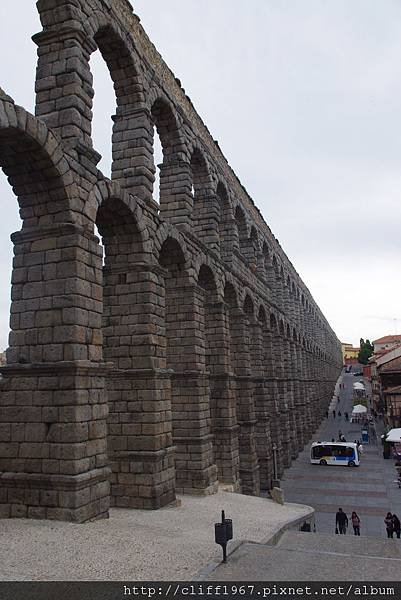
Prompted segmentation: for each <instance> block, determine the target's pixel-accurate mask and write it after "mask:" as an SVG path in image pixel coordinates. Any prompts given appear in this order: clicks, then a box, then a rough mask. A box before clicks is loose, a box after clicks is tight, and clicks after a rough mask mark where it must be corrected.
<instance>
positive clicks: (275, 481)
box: [272, 444, 280, 487]
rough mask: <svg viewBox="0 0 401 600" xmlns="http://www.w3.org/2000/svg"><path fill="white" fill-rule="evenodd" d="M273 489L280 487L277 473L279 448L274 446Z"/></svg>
mask: <svg viewBox="0 0 401 600" xmlns="http://www.w3.org/2000/svg"><path fill="white" fill-rule="evenodd" d="M272 450H273V487H280V480H279V479H278V473H277V446H276V444H273V446H272Z"/></svg>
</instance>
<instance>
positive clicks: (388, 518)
mask: <svg viewBox="0 0 401 600" xmlns="http://www.w3.org/2000/svg"><path fill="white" fill-rule="evenodd" d="M384 524H385V526H386V531H387V537H388V538H393V533H394V529H393V515H392V514H391V512H388V513H387V515H386V518H385V519H384Z"/></svg>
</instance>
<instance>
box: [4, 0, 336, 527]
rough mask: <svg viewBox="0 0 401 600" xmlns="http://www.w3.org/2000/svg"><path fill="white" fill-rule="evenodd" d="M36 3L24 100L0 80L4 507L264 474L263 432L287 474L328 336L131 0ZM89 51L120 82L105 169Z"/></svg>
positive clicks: (253, 490)
mask: <svg viewBox="0 0 401 600" xmlns="http://www.w3.org/2000/svg"><path fill="white" fill-rule="evenodd" d="M37 6H38V9H39V12H40V17H41V22H42V25H43V31H42V32H40V33H38V34H37V35H35V36H34V38H33V39H34V41H35V43H36V44H37V46H38V67H37V73H36V112H35V114H36V116H33V115H31V114H29V113H28V112H27V111H25V110H24V109H23V108H21V107H19V106H17V105H16V104H15V103H14V102H13V100H12V98H10V97H9V96H8V95H7V94H6V93H5V92H1V93H0V164H1V166H2V168H3V170H4V171H5V173H6V174H7V176H8V178H9V181H10V184H11V185H12V187H13V190H14V192H15V194H16V196H17V199H18V203H19V207H20V214H21V219H22V228H21V230H20V231H18V232H16V233H14V234H13V235H12V241H13V243H14V253H15V258H14V264H13V278H12V305H11V333H10V338H9V348H8V349H7V366H5V367H3V368H2V374H3V380H2V382H1V405H0V433H1V436H2V437H1V440H0V442H1V443H0V465H1V467H0V470H1V472H2V474H1V477H0V482H1V487H0V516H1V517H10V516H11V517H30V518H52V519H65V520H71V521H77V522H82V521H85V520H88V519H93V518H99V517H104V516H107V514H108V508H109V506H110V504H111V505H112V506H120V507H131V508H136V507H139V508H150V509H153V508H158V507H161V506H164V505H166V504H168V503H170V502H171V501H173V500H174V498H175V494H176V493H177V492H180V493H196V494H211V493H213V492H215V491H216V489H217V487H218V485H219V484H225V485H228V486H230V487H231V488H232V489H234V490H240V491H242V492H243V493H247V494H259V493H260V491H261V490H268V489H269V488H270V487H271V482H272V478H273V468H274V466H273V457H272V446H273V444H275V446H276V447H277V456H278V465H277V468H278V471H279V473H278V475H281V474H282V472H283V469H284V468H285V467H288V466H289V465H290V463H291V460H292V459H294V458H295V457H296V456H297V454H298V452H299V451H300V450H301V449H302V448H303V446H304V444H305V443H306V441H307V440H308V439H309V438H310V436H311V434H312V432H313V431H314V430H315V428H316V427H317V425H318V423H319V421H320V419H321V418H322V416H323V415H324V413H325V410H326V408H327V406H328V404H329V402H330V399H331V397H332V394H333V389H334V385H335V382H336V379H337V377H338V374H339V372H340V370H341V365H342V358H341V348H340V344H339V342H338V340H337V338H336V336H335V334H334V332H333V331H332V330H331V328H330V326H329V324H328V323H327V321H326V319H325V317H324V316H323V314H322V313H321V311H320V309H319V307H318V306H317V305H316V303H315V301H314V300H313V298H312V296H311V294H310V292H309V291H308V289H307V288H306V286H305V284H304V283H303V282H302V281H301V279H300V277H299V275H298V274H297V272H296V270H295V269H294V267H293V265H292V264H291V262H290V261H289V259H288V258H287V256H286V255H285V253H284V251H283V250H282V248H281V247H280V245H279V243H278V242H277V240H276V239H275V237H274V235H273V234H272V232H271V231H270V229H269V227H268V226H267V225H266V223H265V222H264V220H263V218H262V216H261V214H260V212H259V211H258V209H257V208H256V207H255V205H254V203H253V201H252V199H251V198H250V197H249V196H248V194H247V193H246V191H245V189H244V188H243V186H242V185H241V184H240V182H239V180H238V179H237V177H236V176H235V174H234V173H233V171H232V169H231V168H230V167H229V165H228V163H227V161H226V160H225V158H224V156H223V155H222V153H221V151H220V149H219V147H218V145H217V143H216V142H215V141H214V140H213V138H212V137H211V135H210V133H209V131H208V130H207V128H206V126H205V125H204V124H203V122H202V121H201V119H200V117H199V116H198V115H197V113H196V112H195V110H194V107H193V105H192V103H191V101H190V99H189V98H188V97H187V96H186V95H185V91H184V90H183V89H182V87H181V84H180V82H179V80H178V79H177V78H175V76H174V74H173V73H172V72H171V71H170V70H169V69H168V67H167V66H166V64H165V63H164V62H163V60H162V58H161V56H160V55H159V54H158V52H157V51H156V49H155V48H154V46H153V45H152V44H151V42H150V41H149V39H148V37H147V36H146V33H145V32H144V31H143V29H142V27H141V25H140V22H139V19H138V17H137V16H136V15H135V14H134V13H133V10H132V7H131V5H130V4H129V2H127V0H114V1H111V0H91V1H90V2H88V1H87V0H85V1H84V0H39V1H38V3H37ZM97 48H99V49H100V51H101V53H102V56H103V58H104V60H105V62H106V64H107V66H108V68H109V71H110V75H111V77H112V79H113V82H114V88H115V92H116V114H115V116H114V117H113V121H114V128H113V135H112V139H111V141H110V143H111V144H112V154H113V165H112V178H111V180H109V179H107V178H106V177H104V176H103V174H102V173H101V172H100V171H99V170H98V169H97V166H96V165H97V163H98V161H99V159H100V156H99V154H98V153H97V152H96V150H95V149H94V148H93V143H92V138H91V119H92V111H91V108H92V98H93V95H94V90H93V87H92V75H91V72H90V67H89V59H90V55H91V54H92V52H94V51H95V50H96V49H97ZM155 128H156V130H157V132H158V134H159V136H160V139H161V142H162V146H163V163H162V165H161V167H160V173H161V174H160V202H159V203H157V202H156V201H155V200H154V189H153V188H154V181H155V170H156V167H155V165H154V160H153V142H154V130H155ZM95 226H96V228H97V230H98V231H99V234H100V236H101V238H102V242H103V246H104V248H105V258H104V265H103V251H102V248H101V246H100V243H99V238H98V237H97V236H96V235H95V231H96V230H95Z"/></svg>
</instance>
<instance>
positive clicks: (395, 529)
mask: <svg viewBox="0 0 401 600" xmlns="http://www.w3.org/2000/svg"><path fill="white" fill-rule="evenodd" d="M351 523H352V527H353V529H354V535H361V520H360V518H359V517H358V515H357V514H356V512H355V511H353V512H352V514H351ZM384 524H385V526H386V532H387V537H388V538H393V537H394V534H395V535H396V536H397V538H398V539H400V536H401V523H400V520H399V518H398V517H397V515H396V514H392V513H391V512H388V513H387V515H386V518H385V519H384ZM347 527H348V517H347V515H346V513H345V512H344V511H343V509H342V508H339V509H338V511H337V512H336V533H339V534H342V535H345V534H346V533H347Z"/></svg>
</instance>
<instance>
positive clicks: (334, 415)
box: [333, 410, 336, 419]
mask: <svg viewBox="0 0 401 600" xmlns="http://www.w3.org/2000/svg"><path fill="white" fill-rule="evenodd" d="M335 418H336V411H335V410H333V419H335Z"/></svg>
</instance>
